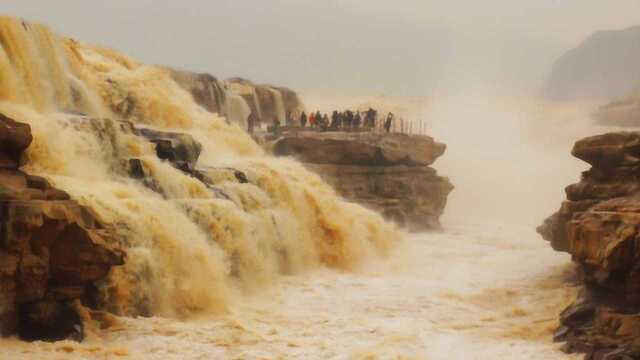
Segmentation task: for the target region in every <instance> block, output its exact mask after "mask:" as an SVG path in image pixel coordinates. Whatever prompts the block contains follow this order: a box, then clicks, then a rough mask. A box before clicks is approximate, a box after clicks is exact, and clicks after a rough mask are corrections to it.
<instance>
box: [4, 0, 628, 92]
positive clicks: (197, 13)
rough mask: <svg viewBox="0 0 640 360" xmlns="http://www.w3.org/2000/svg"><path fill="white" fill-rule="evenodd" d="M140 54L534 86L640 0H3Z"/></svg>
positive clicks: (270, 73) (370, 86)
mask: <svg viewBox="0 0 640 360" xmlns="http://www.w3.org/2000/svg"><path fill="white" fill-rule="evenodd" d="M0 12H1V13H4V14H7V15H16V16H21V17H25V18H27V19H29V20H35V21H39V22H44V23H47V24H49V25H51V26H52V27H53V28H54V29H55V30H56V31H57V32H59V33H61V34H64V35H67V36H71V37H74V38H77V39H79V40H83V41H88V42H94V43H100V44H104V45H107V46H110V47H113V48H115V49H118V50H121V51H122V52H125V53H127V54H129V55H131V56H133V57H135V58H137V59H139V60H142V61H145V62H148V63H156V64H167V65H171V66H176V67H180V68H185V69H191V70H195V71H206V72H209V73H212V74H214V75H217V76H220V77H230V76H243V77H247V78H250V79H253V80H256V81H259V82H272V83H276V84H283V85H288V86H291V87H293V88H297V89H319V90H325V91H329V90H336V91H341V92H351V93H385V94H398V95H422V94H431V93H434V92H438V91H456V92H461V91H471V90H473V89H476V88H483V87H486V86H487V85H490V86H494V87H496V88H500V87H501V88H509V89H514V90H532V89H534V88H535V87H537V86H538V85H539V83H540V81H541V80H542V79H543V77H544V76H545V75H546V73H547V72H548V70H549V66H550V65H551V63H552V62H553V60H555V58H557V56H559V55H560V54H561V53H562V52H564V51H565V50H568V49H569V48H571V47H573V46H576V45H577V44H578V43H579V42H580V41H581V40H582V39H584V38H585V37H586V36H587V35H589V34H590V33H592V32H593V31H596V30H604V29H616V28H624V27H628V26H631V25H638V24H640V0H609V1H607V0H520V1H518V0H464V1H463V0H445V1H436V0H252V1H248V0H208V1H207V0H181V1H175V0H174V1H168V0H108V1H107V0H105V1H95V0H94V1H87V0H55V1H52V0H1V2H0Z"/></svg>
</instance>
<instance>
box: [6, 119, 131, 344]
mask: <svg viewBox="0 0 640 360" xmlns="http://www.w3.org/2000/svg"><path fill="white" fill-rule="evenodd" d="M0 139H2V142H1V146H0V159H1V162H0V224H1V226H2V233H1V234H0V288H1V291H0V334H1V335H4V336H6V335H11V334H16V333H17V334H18V335H20V337H21V338H23V339H25V340H51V341H53V340H62V339H66V338H73V339H76V340H80V339H82V337H83V333H82V331H83V330H82V322H81V321H80V316H79V315H78V313H77V312H76V307H75V306H76V305H75V304H74V302H76V301H82V302H83V303H85V304H91V303H92V294H93V292H94V291H93V289H94V284H95V282H97V281H99V280H101V279H103V278H104V277H106V275H107V273H108V272H109V270H110V269H111V267H112V266H116V265H121V264H123V261H124V255H123V253H122V252H121V251H119V250H118V249H115V248H113V247H112V245H108V244H115V243H117V241H115V240H114V239H112V237H113V236H114V235H113V233H112V232H110V231H109V230H107V229H105V227H104V226H103V225H102V224H101V223H100V221H99V220H98V219H97V218H96V217H95V216H94V215H93V213H92V212H91V211H89V209H87V208H85V207H83V206H81V205H79V204H78V203H77V202H75V201H73V200H71V199H70V198H69V195H68V194H66V193H65V192H63V191H60V190H57V189H55V188H54V187H52V186H51V185H50V184H49V183H48V182H47V180H45V179H44V178H41V177H36V176H31V175H28V174H26V173H24V172H22V171H20V170H19V165H20V158H21V156H22V153H23V151H24V150H25V149H26V148H27V147H28V146H29V144H30V143H31V140H32V138H31V131H30V128H29V126H27V125H25V124H21V123H18V122H15V121H13V120H12V119H9V118H7V117H6V116H3V115H0Z"/></svg>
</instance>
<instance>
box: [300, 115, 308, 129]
mask: <svg viewBox="0 0 640 360" xmlns="http://www.w3.org/2000/svg"><path fill="white" fill-rule="evenodd" d="M305 126H307V114H306V113H305V112H304V111H303V112H302V114H300V127H305Z"/></svg>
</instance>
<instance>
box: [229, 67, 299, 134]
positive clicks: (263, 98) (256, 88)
mask: <svg viewBox="0 0 640 360" xmlns="http://www.w3.org/2000/svg"><path fill="white" fill-rule="evenodd" d="M227 82H228V84H229V88H230V89H231V91H233V92H235V93H237V94H239V95H241V96H242V97H243V98H244V99H245V101H246V102H247V104H248V105H249V107H250V108H251V111H252V112H253V113H255V114H257V115H258V118H259V120H260V121H261V122H263V123H267V124H273V123H274V122H275V121H276V120H277V121H280V123H281V124H283V125H284V121H285V116H286V114H289V113H290V114H292V115H293V116H296V117H297V116H298V115H299V114H300V113H302V111H303V110H304V105H303V104H302V101H301V99H300V97H299V96H298V94H297V93H296V92H295V91H293V90H291V89H287V88H284V87H276V86H271V85H256V84H254V83H252V82H251V81H249V80H246V79H242V78H232V79H228V80H227Z"/></svg>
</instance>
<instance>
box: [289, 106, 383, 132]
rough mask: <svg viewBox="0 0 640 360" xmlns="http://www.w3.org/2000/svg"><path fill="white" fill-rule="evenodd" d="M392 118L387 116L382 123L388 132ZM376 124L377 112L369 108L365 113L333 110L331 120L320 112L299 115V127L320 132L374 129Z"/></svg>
mask: <svg viewBox="0 0 640 360" xmlns="http://www.w3.org/2000/svg"><path fill="white" fill-rule="evenodd" d="M393 119H394V116H393V114H392V113H389V114H388V115H387V118H386V119H385V121H384V129H385V131H387V132H389V131H390V130H391V125H392V123H393ZM377 122H378V111H376V110H374V109H372V108H369V110H367V111H363V112H361V111H351V110H345V111H343V112H339V111H337V110H334V111H333V113H332V114H331V118H329V116H328V115H327V114H321V113H320V111H316V112H315V113H313V112H312V113H310V114H309V115H307V114H306V113H305V112H304V111H303V112H302V114H300V119H299V125H300V127H303V128H304V127H307V125H308V126H309V127H311V128H317V129H320V130H322V131H328V130H333V131H335V130H344V129H360V128H363V129H374V128H376V125H377Z"/></svg>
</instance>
